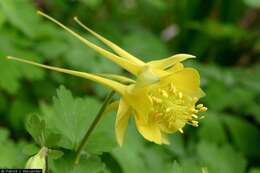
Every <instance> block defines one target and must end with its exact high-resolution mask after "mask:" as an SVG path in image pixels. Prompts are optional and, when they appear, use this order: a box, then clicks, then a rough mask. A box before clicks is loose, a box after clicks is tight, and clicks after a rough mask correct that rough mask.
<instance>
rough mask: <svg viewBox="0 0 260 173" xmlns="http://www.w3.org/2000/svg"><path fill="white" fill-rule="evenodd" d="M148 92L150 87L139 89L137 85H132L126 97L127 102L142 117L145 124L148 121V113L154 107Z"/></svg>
mask: <svg viewBox="0 0 260 173" xmlns="http://www.w3.org/2000/svg"><path fill="white" fill-rule="evenodd" d="M147 92H148V87H143V88H141V87H140V88H139V87H136V85H130V86H128V89H127V90H126V93H125V95H124V99H125V100H126V102H127V103H128V104H129V105H130V106H131V107H132V109H134V111H135V112H137V113H138V114H139V115H141V117H140V118H142V119H143V121H144V122H147V121H148V113H149V111H150V109H151V107H152V105H151V102H150V100H149V98H148V96H147V95H148V94H147Z"/></svg>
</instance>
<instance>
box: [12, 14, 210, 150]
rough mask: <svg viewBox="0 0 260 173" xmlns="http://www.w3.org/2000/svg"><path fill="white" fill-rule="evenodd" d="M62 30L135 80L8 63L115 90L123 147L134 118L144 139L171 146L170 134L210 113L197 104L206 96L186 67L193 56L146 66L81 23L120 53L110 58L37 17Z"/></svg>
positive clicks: (118, 133)
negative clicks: (43, 70)
mask: <svg viewBox="0 0 260 173" xmlns="http://www.w3.org/2000/svg"><path fill="white" fill-rule="evenodd" d="M38 13H39V14H40V15H42V16H44V17H46V18H48V19H49V20H51V21H53V22H54V23H56V24H58V25H59V26H60V27H62V28H64V29H65V30H67V31H68V32H70V33H71V34H72V35H74V36H75V37H76V38H78V39H79V40H80V41H81V42H83V43H84V44H85V45H86V46H88V47H90V48H92V49H94V50H95V51H97V52H98V53H100V54H101V55H103V57H104V58H107V59H109V60H111V61H113V62H114V63H116V64H117V65H119V66H120V67H122V68H124V69H125V70H127V71H128V72H129V73H131V74H132V75H134V76H135V80H133V79H130V78H127V77H124V76H119V75H114V74H98V75H97V74H91V73H86V72H79V71H74V70H68V69H62V68H58V67H52V66H47V65H43V64H39V63H35V62H31V61H27V60H23V59H19V58H15V57H8V58H9V59H13V60H17V61H20V62H24V63H28V64H32V65H36V66H39V67H43V68H47V69H50V70H54V71H58V72H63V73H67V74H71V75H74V76H78V77H82V78H85V79H89V80H92V81H95V82H98V83H100V84H103V85H105V86H107V87H110V88H112V89H113V90H115V91H117V92H118V93H119V94H120V95H121V99H120V101H119V108H118V112H117V118H116V123H115V132H116V137H117V141H118V143H119V144H120V145H122V143H123V139H124V136H125V130H126V128H127V125H128V120H129V118H130V116H131V115H133V117H134V119H135V122H136V126H137V129H138V131H139V132H140V133H141V135H142V136H143V137H144V138H145V139H147V140H149V141H152V142H155V143H157V144H167V143H168V140H167V138H166V134H169V133H174V132H176V131H180V132H181V133H183V130H182V128H183V127H184V126H185V124H191V125H193V126H198V120H199V119H200V118H202V117H198V116H197V113H198V112H204V111H206V109H207V108H206V107H204V106H203V105H202V104H199V105H197V106H196V103H197V101H198V99H199V98H200V97H202V96H204V95H205V94H204V92H203V91H202V90H201V88H200V76H199V73H198V72H197V71H196V70H195V69H193V68H184V66H183V64H182V63H181V62H182V61H184V60H186V59H188V58H194V56H192V55H188V54H177V55H173V56H171V57H168V58H165V59H162V60H156V61H150V62H147V63H145V62H143V61H141V60H140V59H138V58H137V57H135V56H133V55H131V54H130V53H128V52H126V51H125V50H123V49H122V48H120V47H119V46H117V45H116V44H114V43H112V42H111V41H109V40H107V39H105V38H104V37H102V36H101V35H99V34H97V33H96V32H94V31H93V30H91V29H89V28H88V27H86V26H85V25H83V24H82V23H81V22H80V21H79V20H78V19H77V18H74V19H75V21H76V22H77V23H78V24H79V25H81V26H82V27H83V28H85V29H86V30H87V31H89V32H90V33H91V34H93V35H94V36H96V37H97V38H98V39H99V40H101V41H102V42H103V43H105V44H106V45H107V46H109V47H110V48H111V49H112V50H113V51H114V52H115V53H117V55H116V54H114V53H111V52H109V51H107V50H105V49H103V48H101V47H99V46H97V45H95V44H93V43H92V42H90V41H88V40H87V39H85V38H83V37H82V36H80V35H79V34H77V33H76V32H74V31H72V30H71V29H69V28H67V27H66V26H64V25H63V24H61V23H60V22H58V21H57V20H55V19H53V18H52V17H50V16H48V15H46V14H44V13H42V12H38Z"/></svg>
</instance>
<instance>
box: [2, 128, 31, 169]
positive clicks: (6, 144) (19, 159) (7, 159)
mask: <svg viewBox="0 0 260 173" xmlns="http://www.w3.org/2000/svg"><path fill="white" fill-rule="evenodd" d="M27 145H28V143H27V142H23V141H19V142H17V143H15V142H14V141H12V140H11V139H9V132H8V130H7V129H3V128H0V146H1V147H0V153H1V154H0V168H23V166H24V164H25V161H26V156H25V155H24V154H23V152H22V150H23V148H24V147H25V146H27Z"/></svg>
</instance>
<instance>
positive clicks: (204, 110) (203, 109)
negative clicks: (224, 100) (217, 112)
mask: <svg viewBox="0 0 260 173" xmlns="http://www.w3.org/2000/svg"><path fill="white" fill-rule="evenodd" d="M207 110H208V108H207V107H202V108H200V112H206V111H207Z"/></svg>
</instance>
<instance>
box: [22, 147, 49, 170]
mask: <svg viewBox="0 0 260 173" xmlns="http://www.w3.org/2000/svg"><path fill="white" fill-rule="evenodd" d="M47 153H48V148H46V147H42V148H41V149H40V151H39V152H38V153H37V154H36V155H34V156H32V157H31V158H30V159H29V160H28V161H27V163H26V166H25V168H26V169H42V172H43V173H44V172H45V169H46V157H47Z"/></svg>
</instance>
